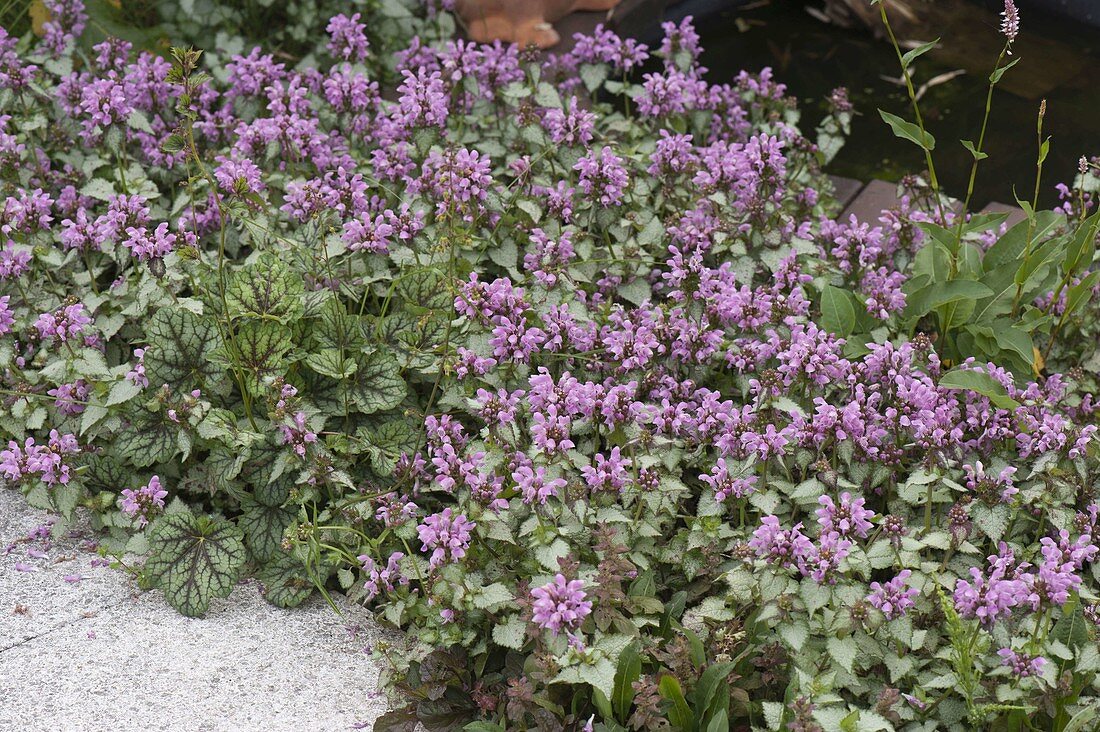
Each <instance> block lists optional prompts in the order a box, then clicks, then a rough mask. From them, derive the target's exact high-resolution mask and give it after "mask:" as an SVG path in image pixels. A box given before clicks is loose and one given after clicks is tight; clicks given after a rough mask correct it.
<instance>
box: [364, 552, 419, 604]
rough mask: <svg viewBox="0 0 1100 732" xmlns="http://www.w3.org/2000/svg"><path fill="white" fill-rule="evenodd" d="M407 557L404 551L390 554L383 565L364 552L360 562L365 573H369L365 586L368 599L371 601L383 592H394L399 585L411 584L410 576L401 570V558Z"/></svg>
mask: <svg viewBox="0 0 1100 732" xmlns="http://www.w3.org/2000/svg"><path fill="white" fill-rule="evenodd" d="M404 558H405V555H404V554H403V553H402V552H394V553H393V554H390V556H389V559H387V560H386V566H385V567H381V566H380V565H378V564H376V563H375V561H374V559H373V558H372V557H371V556H369V555H367V554H363V555H361V556H360V557H359V562H360V563H361V564H362V565H363V574H365V575H367V581H366V584H364V585H363V586H364V588H365V589H366V590H367V594H366V597H365V599H366V601H367V602H370V601H371V600H373V599H374V598H376V597H378V596H379V595H380V594H382V593H383V592H393V591H394V590H395V589H396V587H397V586H398V585H407V584H409V578H408V577H406V576H405V575H404V574H402V572H401V560H402V559H404Z"/></svg>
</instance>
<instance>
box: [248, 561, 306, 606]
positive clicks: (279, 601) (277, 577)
mask: <svg viewBox="0 0 1100 732" xmlns="http://www.w3.org/2000/svg"><path fill="white" fill-rule="evenodd" d="M256 579H258V580H260V584H262V585H263V586H264V598H265V599H266V600H267V601H268V602H270V603H271V604H272V605H275V606H276V607H296V606H298V605H301V604H302V603H303V602H304V601H305V600H306V598H308V597H309V596H310V595H311V594H313V589H314V584H313V580H311V579H310V578H309V575H307V574H306V572H305V569H304V568H303V567H302V564H301V562H299V561H298V560H297V559H295V558H294V557H292V556H290V555H289V554H283V553H280V554H278V555H277V556H276V557H275V558H274V559H273V560H272V561H270V562H268V563H267V564H265V565H264V566H263V567H262V568H261V569H260V571H259V572H257V573H256Z"/></svg>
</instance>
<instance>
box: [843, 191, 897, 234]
mask: <svg viewBox="0 0 1100 732" xmlns="http://www.w3.org/2000/svg"><path fill="white" fill-rule="evenodd" d="M897 203H898V186H897V183H887V182H886V181H884V180H873V181H870V182H869V183H868V184H867V185H865V186H864V187H863V190H861V191H860V192H859V195H857V196H856V197H855V198H854V199H853V200H852V201H851V202H850V203H849V204H848V206H847V207H846V208H845V209H844V213H843V214H841V216H840V220H841V221H847V220H848V217H849V216H851V215H853V214H855V217H856V218H857V219H859V221H860V223H866V224H871V225H872V226H876V225H877V224H878V217H879V216H880V215H882V212H883V211H885V210H886V209H888V208H893V207H894V206H896V205H897Z"/></svg>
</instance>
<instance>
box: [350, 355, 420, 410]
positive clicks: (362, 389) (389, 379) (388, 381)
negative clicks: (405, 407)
mask: <svg viewBox="0 0 1100 732" xmlns="http://www.w3.org/2000/svg"><path fill="white" fill-rule="evenodd" d="M354 378H355V381H354V383H352V384H351V385H350V389H351V398H352V400H353V401H354V402H355V406H356V407H358V409H359V411H360V412H363V413H364V414H373V413H375V412H384V411H385V410H387V409H393V408H394V407H396V406H397V405H398V404H400V403H401V400H402V399H404V398H405V393H406V389H405V381H404V380H403V379H402V378H401V374H400V367H399V366H398V364H397V359H395V358H394V357H393V355H391V354H390V353H389V352H388V351H382V350H377V351H374V352H372V353H370V354H367V355H365V356H362V357H360V360H359V370H358V371H357V372H356V373H355V377H354Z"/></svg>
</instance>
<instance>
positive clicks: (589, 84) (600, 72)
mask: <svg viewBox="0 0 1100 732" xmlns="http://www.w3.org/2000/svg"><path fill="white" fill-rule="evenodd" d="M580 77H581V81H582V82H583V83H584V88H585V89H587V90H588V91H590V92H594V91H596V90H597V89H599V88H600V85H601V84H603V83H604V81H605V80H606V79H607V66H605V65H603V64H581V70H580Z"/></svg>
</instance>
